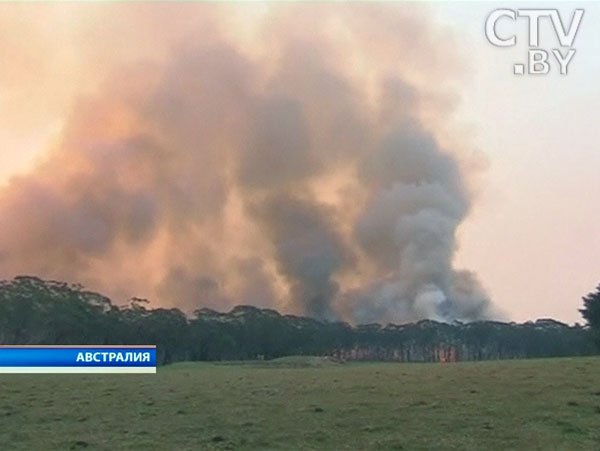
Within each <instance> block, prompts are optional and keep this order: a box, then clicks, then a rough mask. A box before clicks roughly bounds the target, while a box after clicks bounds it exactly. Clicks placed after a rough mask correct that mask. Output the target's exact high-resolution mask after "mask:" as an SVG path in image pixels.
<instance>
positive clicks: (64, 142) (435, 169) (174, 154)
mask: <svg viewBox="0 0 600 451" xmlns="http://www.w3.org/2000/svg"><path fill="white" fill-rule="evenodd" d="M334 6H335V7H334ZM334 6H332V5H301V6H300V5H283V6H278V7H273V8H269V9H265V10H264V11H263V12H262V13H261V15H260V16H259V17H255V18H254V19H253V20H252V21H250V22H249V23H248V24H246V25H247V26H246V27H245V28H243V27H240V29H244V30H245V32H244V33H242V32H241V31H240V32H239V33H236V32H235V31H232V21H233V22H234V23H237V22H236V21H235V20H234V18H235V17H236V16H235V15H233V12H232V10H228V9H224V10H223V9H221V8H217V7H215V6H211V5H173V8H178V9H181V10H182V11H181V12H180V13H181V17H183V16H184V15H193V14H196V15H202V17H203V26H202V27H200V28H195V27H190V29H189V34H188V35H187V37H186V38H185V39H175V38H171V41H170V42H169V44H170V51H169V52H166V53H165V54H164V55H161V56H160V57H157V58H154V59H153V58H143V57H140V58H139V59H133V58H129V60H127V64H122V65H121V66H119V65H117V64H115V66H116V67H118V70H111V71H110V73H107V74H105V75H106V78H105V80H104V81H103V82H102V83H101V84H99V87H98V88H97V92H96V93H95V94H93V95H86V96H79V97H77V100H76V101H75V102H74V105H73V108H72V113H71V114H70V116H69V118H68V119H67V120H66V123H65V125H64V128H63V130H62V132H61V136H60V139H59V140H58V142H57V143H56V144H54V145H53V146H52V147H51V149H50V150H49V151H48V152H47V154H46V155H45V159H44V161H43V162H41V163H40V164H39V165H38V166H37V167H36V168H35V169H34V170H32V171H31V172H29V173H28V174H25V175H21V176H18V177H14V178H12V179H11V180H10V182H9V184H8V185H6V186H5V187H4V188H3V189H2V190H1V191H0V272H1V273H2V274H3V276H5V277H9V276H12V275H15V274H19V273H28V274H38V275H42V276H45V277H56V278H61V279H65V280H69V281H76V282H81V283H84V284H86V285H88V286H90V287H91V288H94V289H101V290H103V291H106V292H108V293H110V294H112V295H113V296H117V297H119V298H122V297H127V296H133V295H142V296H146V297H149V298H150V299H151V300H152V301H154V302H160V303H163V304H168V305H177V306H180V307H182V308H184V309H186V310H192V309H194V308H199V307H202V306H210V307H214V308H219V309H227V308H229V307H231V306H232V305H235V304H240V303H252V304H255V305H260V306H271V307H276V308H280V309H283V310H284V311H287V312H292V313H301V314H308V315H311V316H315V317H319V318H329V319H335V318H341V319H346V320H351V321H359V322H365V321H383V322H386V321H390V322H406V321H410V320H416V319H421V318H435V319H442V320H454V319H459V320H470V319H476V318H481V317H485V316H486V315H488V314H489V313H488V300H487V297H486V295H485V293H484V291H483V289H482V288H481V286H480V285H479V283H478V282H477V279H476V277H475V276H474V275H473V274H472V273H469V272H464V271H457V270H455V269H453V267H452V260H453V255H454V252H455V250H456V241H455V234H456V230H457V227H458V226H459V224H460V223H461V221H462V220H463V219H464V217H465V215H466V214H467V212H468V210H469V204H470V194H469V190H468V187H467V182H466V181H465V178H464V177H465V170H464V168H463V167H461V166H460V164H459V162H460V160H459V158H458V155H459V154H460V151H461V149H460V148H456V149H454V148H450V149H446V148H445V147H444V146H443V145H442V144H441V142H442V141H444V136H443V135H444V126H443V125H442V124H443V123H444V120H443V118H444V116H445V115H446V114H448V113H449V104H451V103H452V101H451V100H448V99H449V98H451V96H449V97H448V96H446V95H445V91H444V90H445V89H448V88H449V83H446V80H449V79H450V80H453V79H455V76H454V75H455V73H454V71H455V68H456V66H457V63H456V62H455V61H454V60H453V59H451V58H450V57H449V56H448V55H449V53H451V52H449V49H448V48H446V46H445V44H444V41H445V38H446V37H445V36H444V35H442V34H439V33H437V32H436V29H435V27H433V26H432V25H431V24H430V23H429V22H428V20H427V19H426V17H424V14H423V12H422V11H421V10H420V9H415V8H413V7H411V6H408V5H402V6H401V7H399V6H393V5H334ZM259 7H260V8H264V5H257V6H256V8H259ZM107 8H108V7H107ZM110 8H111V9H109V11H111V13H112V14H121V15H124V16H125V17H126V18H127V17H128V18H129V21H130V22H128V21H127V20H125V23H126V24H129V25H130V26H131V30H133V31H129V32H128V33H130V34H129V35H128V37H129V39H130V40H135V39H142V37H141V36H144V35H143V34H136V31H135V30H136V29H138V28H140V29H141V28H143V27H144V25H148V23H147V22H154V21H156V20H157V19H156V16H157V15H158V14H159V12H158V10H157V13H156V14H154V13H152V12H151V11H152V5H146V7H145V8H148V10H149V11H150V12H148V11H146V13H145V14H142V15H135V14H133V12H132V11H131V7H126V6H121V5H111V6H110ZM120 8H122V9H121V10H120ZM157 8H158V7H157ZM244 8H250V6H249V5H246V6H244ZM183 10H185V11H183ZM134 12H139V11H134ZM178 17H179V16H178ZM121 20H123V19H121ZM236 20H241V19H239V17H238V18H237V19H236ZM308 24H310V26H308ZM238 25H239V23H238ZM177 26H178V21H177V20H175V19H173V17H171V18H170V21H169V20H166V23H165V24H164V28H165V29H166V30H167V31H168V30H169V29H175V28H177ZM90 27H91V28H92V29H93V30H94V31H95V32H96V33H99V34H100V35H101V33H102V32H101V31H98V29H97V28H94V25H90ZM236 29H237V28H236ZM165 33H166V32H165ZM165 36H168V35H167V34H165ZM98 39H99V40H101V36H100V37H98ZM98 45H100V43H99V44H98ZM447 141H448V140H447ZM448 142H450V141H448ZM456 143H459V144H458V147H460V146H461V144H460V137H456V136H455V137H454V145H455V146H456Z"/></svg>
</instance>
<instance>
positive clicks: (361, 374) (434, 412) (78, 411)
mask: <svg viewBox="0 0 600 451" xmlns="http://www.w3.org/2000/svg"><path fill="white" fill-rule="evenodd" d="M0 393H1V396H0V425H1V427H0V448H1V449H3V450H12V449H14V450H27V451H30V450H46V449H48V450H50V449H84V448H85V449H88V450H97V449H98V450H100V449H101V450H113V449H127V450H153V449H157V450H198V449H241V450H244V449H256V450H265V449H292V450H299V449H302V450H306V449H327V450H342V449H351V450H366V449H377V450H385V449H390V450H438V449H439V450H478V451H479V450H494V451H496V450H538V449H539V450H561V451H563V450H600V358H576V359H575V358H574V359H548V360H520V361H502V362H479V363H467V362H465V363H447V364H439V363H438V364H434V363H432V364H414V363H413V364H410V363H405V364H400V363H363V364H360V363H352V364H351V363H345V364H339V363H334V362H329V361H327V360H323V359H319V358H287V359H281V360H279V361H272V362H269V363H260V362H253V363H220V364H209V363H184V364H176V365H171V366H167V367H162V368H159V370H158V373H157V374H156V375H2V376H1V377H0Z"/></svg>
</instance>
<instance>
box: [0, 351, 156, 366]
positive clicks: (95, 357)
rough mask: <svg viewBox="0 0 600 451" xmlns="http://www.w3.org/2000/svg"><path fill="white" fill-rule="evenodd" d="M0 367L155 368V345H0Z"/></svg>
mask: <svg viewBox="0 0 600 451" xmlns="http://www.w3.org/2000/svg"><path fill="white" fill-rule="evenodd" d="M2 367H11V368H14V367H49V368H51V367H74V368H77V367H156V346H97V347H96V346H0V368H2Z"/></svg>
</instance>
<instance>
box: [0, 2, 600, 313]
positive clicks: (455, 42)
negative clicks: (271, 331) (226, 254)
mask: <svg viewBox="0 0 600 451" xmlns="http://www.w3.org/2000/svg"><path fill="white" fill-rule="evenodd" d="M548 5H550V6H548V7H557V8H559V9H560V10H561V12H563V13H564V14H565V15H569V16H570V13H571V11H572V10H573V9H574V8H576V7H581V8H583V9H584V10H585V16H584V18H583V21H582V24H581V28H580V32H579V34H578V36H577V38H576V40H575V44H574V47H575V48H576V51H577V53H576V55H575V57H574V59H573V61H572V63H571V67H570V72H569V74H568V75H567V76H560V75H558V74H556V73H551V74H549V75H547V76H537V77H534V76H517V75H514V74H513V70H512V64H514V63H516V62H521V61H522V60H523V59H524V57H525V55H526V51H527V49H526V46H525V43H524V41H525V34H524V33H525V27H524V24H525V22H523V20H522V19H520V20H519V22H518V24H519V26H518V27H517V31H518V32H519V33H520V34H519V35H518V36H519V37H518V38H517V39H518V43H517V46H516V47H515V48H510V49H499V48H497V47H494V46H492V45H491V44H490V43H489V42H487V40H486V39H485V36H484V31H483V30H484V22H485V18H486V17H487V15H488V14H489V13H490V12H491V11H492V10H494V9H496V8H498V7H505V6H506V5H505V4H494V3H472V2H466V3H444V4H442V3H432V4H427V5H425V6H424V7H419V8H418V15H422V16H424V17H427V21H428V23H429V22H433V25H432V30H434V31H435V33H437V35H438V36H437V38H436V39H439V37H440V36H442V40H444V39H443V37H444V36H447V37H448V39H447V41H446V42H445V43H444V44H443V45H444V46H448V47H449V48H443V49H441V50H440V53H439V54H437V55H436V56H435V58H434V57H433V56H432V57H431V59H430V60H428V59H427V57H425V56H418V55H416V56H411V57H410V58H413V59H414V64H416V65H418V64H420V63H423V61H426V62H427V61H430V64H433V62H435V63H436V67H435V68H433V69H432V73H435V74H440V73H443V72H444V70H445V67H446V66H444V64H447V65H448V67H447V71H448V74H449V79H450V84H451V85H452V87H453V89H454V95H455V98H453V100H452V103H453V104H455V105H456V108H457V109H456V110H455V111H454V112H452V113H451V114H450V116H451V117H449V118H448V121H449V122H452V130H454V133H457V134H458V135H460V139H461V140H462V139H466V140H467V141H468V142H469V146H471V147H472V148H473V149H475V150H476V152H475V154H476V155H477V156H476V158H475V159H474V160H473V161H472V164H474V165H476V166H477V168H476V170H474V171H473V173H474V174H475V175H473V176H471V177H470V179H469V186H470V187H471V188H472V189H473V191H474V193H475V194H474V197H473V199H472V201H471V209H470V212H469V214H468V215H467V217H466V219H465V220H464V222H463V223H462V224H461V225H460V226H459V229H458V238H459V239H458V243H459V248H458V253H457V254H456V256H455V264H456V266H457V267H458V268H467V269H470V270H473V271H475V272H476V273H477V274H478V277H479V280H480V282H481V284H482V285H483V287H484V288H485V289H486V290H487V292H488V294H489V295H490V298H491V300H492V302H493V304H494V305H496V306H497V307H498V309H500V310H502V311H503V312H505V314H506V316H507V317H508V318H510V319H513V320H517V321H523V320H527V319H534V318H538V317H553V318H556V319H558V320H563V321H566V322H575V321H581V320H580V316H579V314H578V312H577V308H579V307H580V304H581V296H582V295H584V294H586V293H587V292H589V291H591V290H592V289H593V288H594V287H595V286H596V285H597V284H598V283H599V282H600V227H599V224H600V200H599V197H598V193H600V176H599V175H598V173H599V171H598V170H599V169H600V149H599V148H598V142H600V127H599V126H598V124H597V121H598V119H597V117H598V113H597V112H598V109H599V107H600V85H599V84H598V80H600V57H599V56H598V55H600V29H599V28H598V27H595V26H594V25H595V24H596V23H598V19H600V7H599V6H597V5H595V4H592V3H583V4H581V5H577V4H575V3H569V4H568V5H558V6H556V5H555V4H550V3H549V4H548ZM525 6H526V5H524V4H523V5H521V4H518V3H510V4H509V7H510V8H513V9H517V8H520V7H525ZM546 6H547V5H546V4H544V7H546ZM535 7H538V8H539V7H540V4H539V3H536V4H535ZM177 8H178V7H177V5H174V4H166V5H160V6H159V5H156V6H155V9H160V11H159V13H158V14H157V13H156V11H151V8H149V7H146V8H142V9H140V10H139V11H134V12H135V13H136V14H139V16H136V14H130V15H121V14H119V13H118V11H117V10H118V5H115V4H112V5H93V4H87V5H82V6H80V7H79V8H78V9H76V8H73V7H68V6H66V5H48V4H45V5H44V4H34V5H31V4H30V5H16V4H2V5H0V60H2V61H6V62H8V63H7V64H3V65H2V68H1V69H0V149H1V152H0V187H1V186H4V188H0V190H2V189H6V188H5V187H6V186H9V184H10V183H11V182H10V180H11V176H13V175H15V174H27V173H30V172H31V171H32V170H34V168H36V167H37V166H39V165H40V164H42V163H41V162H43V161H44V159H45V158H46V157H47V154H48V152H49V149H52V148H53V147H56V145H57V142H60V141H61V140H62V139H63V137H62V135H63V133H64V128H65V123H67V121H68V118H69V117H71V116H72V114H71V112H72V108H73V106H74V105H75V103H76V102H80V101H81V99H82V98H84V99H85V98H87V97H90V98H94V97H98V96H102V93H103V90H104V89H105V86H106V78H107V77H109V75H110V76H112V77H114V71H115V70H121V69H120V68H122V67H126V66H127V65H129V64H132V62H135V61H140V60H141V61H145V62H146V63H147V64H148V69H147V71H144V70H141V72H140V73H139V74H138V76H137V78H136V77H134V78H133V79H134V80H135V82H134V83H133V84H131V85H129V84H127V83H131V81H129V82H124V83H123V85H122V86H119V88H118V89H123V90H126V91H127V90H130V91H135V90H137V89H145V88H143V87H142V88H140V85H142V86H145V84H146V83H149V84H152V83H154V81H153V75H152V74H153V73H154V72H153V67H152V64H154V63H158V62H161V61H163V60H164V59H165V58H168V56H169V55H170V53H171V52H173V51H174V50H173V42H176V41H177V39H179V38H180V39H181V40H185V39H186V35H185V33H186V30H187V31H188V32H189V30H190V29H203V27H210V26H211V25H205V24H204V20H205V19H204V17H202V15H201V14H200V15H197V16H194V15H190V14H186V13H185V12H181V11H177ZM334 8H335V6H334ZM385 8H386V6H385V4H384V5H381V9H382V10H384V11H385ZM390 8H391V6H390ZM407 8H408V6H407ZM265 10H266V8H265V7H264V5H261V4H253V5H245V6H244V7H243V9H242V8H241V7H240V8H239V10H238V11H237V13H238V14H239V16H243V17H242V18H240V17H237V16H236V14H235V12H233V13H232V12H231V11H229V12H226V13H225V14H224V15H222V16H220V17H221V19H219V20H220V21H221V22H223V21H225V22H226V23H227V24H228V27H229V29H228V30H229V33H230V34H231V35H232V36H236V39H237V40H239V41H244V36H246V35H248V36H250V35H252V29H253V25H252V24H253V22H254V21H259V20H261V18H263V16H264V14H265ZM130 12H131V11H130ZM249 16H251V17H250V19H249ZM254 16H255V17H254ZM131 17H137V19H131ZM223 17H225V18H223ZM253 17H254V18H253ZM375 20H376V19H375ZM163 21H166V22H167V25H164V24H163ZM309 23H310V22H307V23H306V24H305V25H306V26H305V28H304V29H306V33H309V31H310V28H309V25H308V24H309ZM136 24H139V25H140V26H139V29H138V28H136V29H135V30H134V31H131V36H129V39H121V33H122V32H123V30H127V29H129V28H131V27H134V28H135V26H136ZM163 28H164V29H168V30H170V31H171V32H170V34H169V35H168V36H169V39H168V40H165V39H163V38H164V36H166V35H165V34H164V33H165V32H164V30H163V31H161V30H162V29H163ZM298 29H300V30H302V28H301V27H298ZM508 29H509V28H505V29H503V31H506V30H508ZM335 32H336V31H335V30H332V31H331V33H332V34H334V33H335ZM342 32H343V29H341V31H340V33H342ZM541 32H542V37H543V38H548V40H549V42H550V43H549V44H548V48H554V44H553V43H552V38H551V37H549V36H548V32H549V29H544V28H542V31H541ZM208 35H209V33H208V32H206V33H205V34H203V33H199V34H198V36H199V37H204V36H208ZM240 36H241V38H240ZM380 39H381V40H382V41H385V39H386V29H385V28H382V30H381V33H380ZM389 39H390V42H389V43H388V45H389V46H391V47H393V46H394V44H393V42H394V41H393V40H394V39H396V36H395V35H394V33H392V32H390V36H389ZM432 42H433V44H432V45H433V46H434V47H435V46H436V45H438V44H436V43H437V42H438V41H436V40H435V39H433V38H432ZM440 42H441V41H440ZM99 43H101V44H102V45H99ZM247 45H248V49H249V50H248V52H249V53H253V52H254V53H253V54H255V55H258V56H257V58H258V57H260V53H261V50H260V48H258V47H256V48H255V47H252V43H248V44H247ZM398 45H399V48H398V49H394V52H397V53H393V52H392V53H390V54H391V55H401V56H402V55H403V52H406V53H407V54H408V53H410V52H411V51H412V50H411V48H410V45H411V43H410V39H408V40H404V41H402V42H400V41H399V44H398ZM419 45H421V46H422V47H417V46H416V48H415V49H413V50H414V51H422V52H427V51H429V50H428V48H427V46H426V45H425V44H422V43H420V44H419ZM427 45H430V44H427ZM439 46H440V48H441V47H442V44H439ZM375 47H376V46H374V48H375ZM383 47H384V46H383V44H382V48H383ZM446 53H452V54H454V53H456V58H454V57H452V58H451V57H448V60H445V59H444V55H445V54H446ZM386 55H387V53H382V58H383V57H386ZM407 58H408V57H407ZM447 61H448V62H447ZM456 61H460V66H461V67H460V68H459V69H458V70H457V68H455V67H450V66H451V65H452V64H455V63H456ZM393 64H394V61H393V60H392V61H387V62H386V65H387V66H390V67H391V66H393ZM398 64H399V65H400V64H404V63H403V62H399V63H398ZM135 70H139V68H138V69H135ZM416 70H421V72H420V73H419V74H418V75H419V77H421V79H423V80H426V82H427V81H428V78H427V77H428V75H427V74H426V71H425V70H423V69H416ZM435 74H434V75H431V80H434V81H435V77H436V75H435ZM426 82H425V83H426ZM112 94H113V95H114V92H112ZM115 99H117V100H115V102H117V101H118V96H117V97H115ZM107 108H109V107H107ZM443 116H444V113H443V111H438V112H437V113H436V114H433V115H432V117H433V119H431V123H435V122H436V121H437V120H439V118H440V117H443ZM99 117H100V118H102V115H100V116H99ZM428 120H429V119H428ZM127 121H128V118H127V117H125V116H124V117H122V118H119V120H118V121H116V122H115V124H116V125H114V126H115V127H116V128H117V129H118V128H119V127H121V126H122V124H123V123H127ZM96 126H98V127H100V125H98V124H94V123H91V124H89V125H86V127H90V131H89V133H90V136H95V134H96V133H98V132H97V130H95V127H96ZM103 126H104V125H103ZM110 133H111V134H117V135H118V133H119V132H118V131H116V132H115V131H114V130H112V129H111V130H110ZM465 137H466V138H465ZM78 139H83V138H78ZM215 164H216V163H215ZM65 177H67V175H65ZM5 213H6V212H3V214H5ZM10 214H12V212H10ZM1 251H2V249H0V256H1ZM120 252H122V249H121V250H120ZM40 258H44V257H42V256H41V257H40ZM95 258H96V259H98V258H101V257H97V256H96V257H95ZM99 264H100V263H99ZM267 266H268V265H267ZM267 269H268V268H267ZM149 271H150V272H151V270H149ZM42 275H43V274H42ZM129 276H130V277H132V278H133V277H135V275H132V274H129ZM120 282H123V281H122V280H120ZM115 283H116V282H115ZM132 294H136V293H132Z"/></svg>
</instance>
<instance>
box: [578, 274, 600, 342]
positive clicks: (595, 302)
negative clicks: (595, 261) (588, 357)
mask: <svg viewBox="0 0 600 451" xmlns="http://www.w3.org/2000/svg"><path fill="white" fill-rule="evenodd" d="M579 311H580V312H581V316H583V318H584V319H585V320H586V321H587V323H588V325H589V327H590V329H591V330H592V333H593V334H594V336H595V338H596V343H597V345H598V346H599V347H600V285H598V286H597V287H596V291H595V292H593V293H589V294H588V295H587V296H584V297H583V308H582V309H581V310H579Z"/></svg>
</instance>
